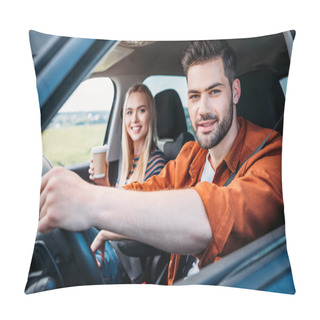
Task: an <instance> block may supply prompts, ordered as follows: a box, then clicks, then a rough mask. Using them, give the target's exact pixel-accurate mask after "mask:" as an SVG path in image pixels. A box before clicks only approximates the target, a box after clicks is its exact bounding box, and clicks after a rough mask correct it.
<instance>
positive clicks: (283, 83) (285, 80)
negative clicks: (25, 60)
mask: <svg viewBox="0 0 320 320" xmlns="http://www.w3.org/2000/svg"><path fill="white" fill-rule="evenodd" d="M279 82H280V85H281V88H282V91H283V94H284V96H286V92H287V83H288V77H285V78H282V79H280V81H279Z"/></svg>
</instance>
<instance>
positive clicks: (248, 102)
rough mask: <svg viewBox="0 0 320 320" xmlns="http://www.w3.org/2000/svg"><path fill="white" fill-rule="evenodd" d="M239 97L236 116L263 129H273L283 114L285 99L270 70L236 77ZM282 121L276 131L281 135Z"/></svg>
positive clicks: (277, 81)
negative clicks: (238, 81) (238, 84)
mask: <svg viewBox="0 0 320 320" xmlns="http://www.w3.org/2000/svg"><path fill="white" fill-rule="evenodd" d="M238 78H239V80H240V84H241V97H240V100H239V102H238V104H237V115H238V116H241V117H243V118H245V119H247V120H249V121H251V122H253V123H255V124H257V125H259V126H261V127H263V128H270V129H273V128H274V127H275V125H276V124H277V122H278V120H279V119H280V118H281V116H282V115H283V112H284V103H285V97H284V93H283V90H282V88H281V85H280V83H279V80H278V79H277V77H276V76H275V74H274V73H273V72H272V71H271V70H256V71H252V72H248V73H245V74H243V75H241V76H239V77H238ZM282 130H283V120H282V121H281V122H280V124H279V126H278V128H277V131H278V132H279V133H280V134H282Z"/></svg>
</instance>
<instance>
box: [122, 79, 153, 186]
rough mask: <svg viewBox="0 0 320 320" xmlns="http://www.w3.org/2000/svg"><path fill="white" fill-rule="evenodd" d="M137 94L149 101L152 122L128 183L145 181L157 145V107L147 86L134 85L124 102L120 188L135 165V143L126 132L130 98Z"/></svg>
mask: <svg viewBox="0 0 320 320" xmlns="http://www.w3.org/2000/svg"><path fill="white" fill-rule="evenodd" d="M136 92H142V93H144V94H145V95H146V97H147V101H148V106H147V108H149V112H150V121H149V130H148V134H147V136H146V139H145V143H144V146H143V149H142V153H141V155H140V158H139V161H138V163H137V166H136V168H135V170H134V172H133V174H132V176H131V177H130V179H129V180H128V182H133V181H138V182H143V181H144V176H145V172H146V168H147V165H148V160H149V156H150V153H151V151H152V150H153V149H154V148H155V147H156V145H157V125H156V107H155V102H154V99H153V96H152V94H151V92H150V90H149V88H148V87H147V86H145V85H143V84H137V85H134V86H132V87H131V88H130V89H129V90H128V91H127V93H126V97H125V101H124V106H123V109H122V139H121V140H122V141H121V147H122V169H121V176H120V180H119V187H121V186H123V185H125V184H126V180H127V177H128V175H129V173H130V171H131V169H132V165H133V157H134V154H133V152H134V150H133V141H132V139H131V138H130V136H129V134H128V132H127V130H126V125H125V120H126V109H127V103H128V99H129V96H130V95H131V94H132V93H136Z"/></svg>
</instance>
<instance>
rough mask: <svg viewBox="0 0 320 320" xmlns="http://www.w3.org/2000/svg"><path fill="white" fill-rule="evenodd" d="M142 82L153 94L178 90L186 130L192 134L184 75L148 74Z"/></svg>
mask: <svg viewBox="0 0 320 320" xmlns="http://www.w3.org/2000/svg"><path fill="white" fill-rule="evenodd" d="M143 83H144V84H145V85H146V86H148V88H149V89H150V91H151V93H152V95H153V96H155V95H156V94H157V93H159V92H161V91H163V90H166V89H174V90H176V91H177V92H178V94H179V96H180V99H181V102H182V106H183V109H184V113H185V116H186V121H187V127H188V131H189V132H190V133H191V134H192V135H193V130H192V127H191V122H190V117H189V112H188V94H187V92H188V87H187V81H186V77H184V76H161V75H159V76H150V77H148V78H146V79H145V80H144V82H143Z"/></svg>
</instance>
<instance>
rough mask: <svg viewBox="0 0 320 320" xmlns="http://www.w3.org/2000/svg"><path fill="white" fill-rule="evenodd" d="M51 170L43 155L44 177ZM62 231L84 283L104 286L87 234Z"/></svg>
mask: <svg viewBox="0 0 320 320" xmlns="http://www.w3.org/2000/svg"><path fill="white" fill-rule="evenodd" d="M51 168H52V165H51V163H50V161H49V160H48V159H47V158H46V157H45V156H44V155H43V156H42V176H43V175H44V174H46V173H47V172H48V171H49V170H50V169H51ZM60 231H61V233H62V234H63V235H64V238H65V239H67V242H68V244H69V246H70V248H71V250H72V253H73V256H74V259H75V263H76V264H77V266H78V267H79V270H80V273H81V276H82V279H83V281H84V283H85V284H88V285H92V284H103V283H104V281H103V277H102V274H101V271H100V269H99V267H98V265H97V263H96V259H95V257H94V254H93V252H92V251H91V249H90V246H89V243H88V241H87V237H86V234H85V233H84V232H70V231H66V230H60Z"/></svg>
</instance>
